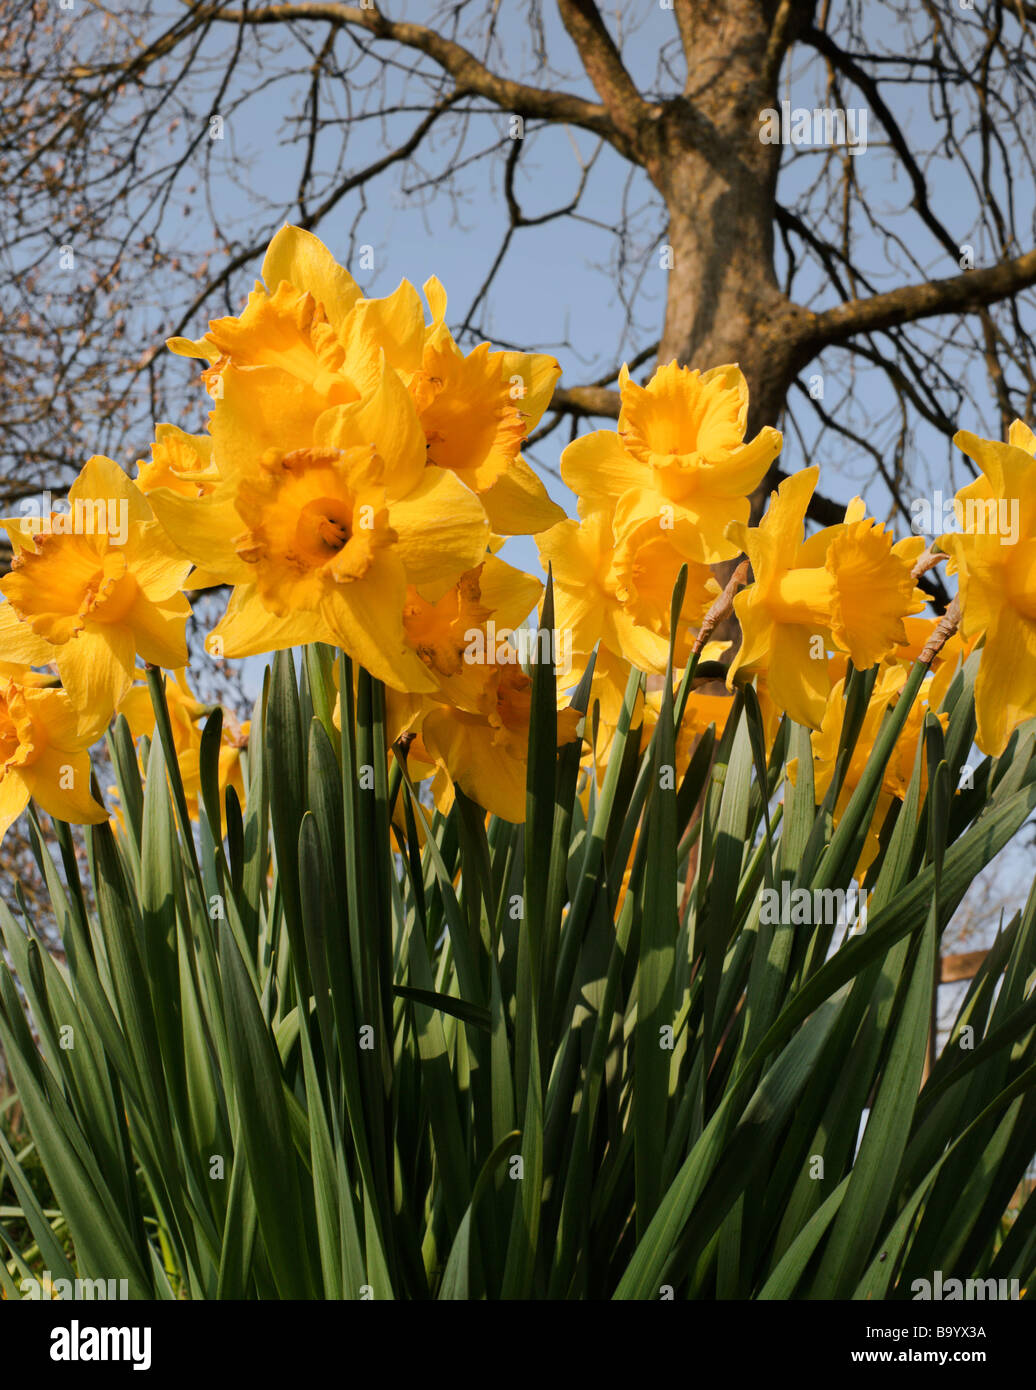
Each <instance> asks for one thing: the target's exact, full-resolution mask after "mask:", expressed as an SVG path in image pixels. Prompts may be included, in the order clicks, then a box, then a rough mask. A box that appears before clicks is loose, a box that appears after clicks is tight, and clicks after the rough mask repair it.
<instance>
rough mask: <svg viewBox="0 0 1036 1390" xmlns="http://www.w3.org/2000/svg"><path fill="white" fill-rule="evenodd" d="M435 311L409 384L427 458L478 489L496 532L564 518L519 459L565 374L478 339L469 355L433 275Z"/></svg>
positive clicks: (541, 359)
mask: <svg viewBox="0 0 1036 1390" xmlns="http://www.w3.org/2000/svg"><path fill="white" fill-rule="evenodd" d="M424 292H425V297H426V298H427V300H428V303H429V305H430V307H431V310H432V325H431V327H430V328H428V329H427V330H426V336H425V344H424V351H423V356H422V360H421V369H420V371H418V372H417V373H415V375H414V376H413V377H412V378H411V379H410V382H409V387H410V391H411V394H412V395H413V397H414V400H415V402H416V404H417V408H418V412H419V414H420V418H421V425H422V428H423V429H424V432H425V438H426V439H427V441H428V463H429V464H430V465H431V466H433V467H435V468H449V469H452V471H453V472H454V473H456V474H457V476H458V477H459V478H462V479H463V481H464V482H465V483H466V484H467V485H468V487H470V488H471V490H472V492H476V493H478V495H479V497H480V498H481V500H482V505H483V506H484V507H485V509H486V515H487V516H488V518H489V523H490V525H491V526H492V527H493V529H494V531H497V532H499V533H500V534H501V535H507V536H514V535H535V534H538V533H539V532H541V531H545V530H547V528H548V527H550V526H553V525H555V524H556V523H557V522H559V521H561V520H562V519H563V518H564V515H565V514H564V512H563V511H562V509H561V508H560V507H559V506H558V505H557V503H556V502H552V501H551V500H550V498H549V497H548V496H547V492H546V489H545V488H544V486H543V484H542V482H540V480H539V478H537V476H536V474H535V473H534V472H533V471H532V469H531V468H530V467H529V465H528V464H527V463H526V462H525V460H524V459H523V458H522V457H521V453H520V450H521V446H522V442H523V440H524V439H525V437H526V435H527V434H528V433H529V431H530V430H532V429H535V427H536V425H537V424H538V423H539V421H540V419H541V418H542V416H543V412H544V411H545V410H546V408H547V406H548V404H549V402H550V398H551V395H552V394H553V391H554V385H555V383H556V381H557V379H558V377H559V376H560V375H561V367H560V366H559V364H558V362H557V359H556V358H554V357H548V356H547V355H546V354H544V353H531V352H491V351H490V348H489V344H488V343H480V344H479V346H478V347H476V348H474V349H473V350H472V351H471V352H469V353H468V354H467V356H465V355H464V354H463V353H462V352H461V350H460V348H458V346H457V344H456V343H455V342H454V340H453V338H452V336H451V335H450V332H449V330H448V329H447V327H446V324H445V314H446V293H445V291H444V290H443V287H442V285H441V284H440V283H439V281H438V280H437V279H436V278H435V277H434V276H433V277H432V278H431V279H430V280H428V281H426V283H425V285H424Z"/></svg>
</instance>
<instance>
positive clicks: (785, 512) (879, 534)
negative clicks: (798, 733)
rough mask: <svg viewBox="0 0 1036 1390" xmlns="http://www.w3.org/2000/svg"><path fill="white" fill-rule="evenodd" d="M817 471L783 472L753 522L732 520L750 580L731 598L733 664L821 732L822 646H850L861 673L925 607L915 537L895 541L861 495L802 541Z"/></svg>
mask: <svg viewBox="0 0 1036 1390" xmlns="http://www.w3.org/2000/svg"><path fill="white" fill-rule="evenodd" d="M818 473H819V470H818V469H817V468H816V467H812V468H805V469H803V470H802V471H801V472H800V473H796V474H794V475H793V476H792V477H790V478H786V479H785V480H784V482H783V483H781V485H780V487H779V488H778V490H777V492H776V493H774V494H771V498H770V505H769V507H768V508H767V511H766V515H765V516H764V517H763V518H762V521H761V522H760V524H759V526H758V527H754V528H749V527H747V526H744V525H743V524H741V523H740V522H731V524H730V526H729V528H728V532H729V535H730V537H731V539H732V540H733V541H734V542H735V543H736V544H737V545H738V546H739V548H741V549H743V550H744V551H745V552H746V553H747V555H748V557H749V559H750V560H751V562H752V570H753V574H754V582H753V583H752V584H750V585H749V586H748V587H747V588H746V589H743V590H742V591H741V592H740V593H739V594H738V595H737V597H736V598H735V600H734V611H735V613H736V615H737V618H738V621H739V622H740V624H741V631H742V644H741V649H740V650H739V652H738V654H737V656H736V657H735V658H734V661H733V663H732V665H731V667H730V675H729V678H728V683H731V682H733V680H734V678H735V676H736V675H737V673H738V672H739V671H740V670H742V669H745V670H746V671H748V670H751V669H752V668H753V667H756V666H764V667H765V669H766V670H767V672H768V683H769V690H770V694H771V695H772V696H773V698H774V700H775V701H776V702H777V704H778V705H779V706H780V707H781V708H782V709H783V710H785V711H786V712H787V713H788V714H789V715H790V716H791V718H792V719H794V720H796V721H797V722H798V723H800V724H804V725H806V726H808V727H810V728H813V729H819V727H820V724H821V721H822V720H823V717H824V711H825V709H826V707H827V702H828V698H829V696H830V693H831V677H830V672H829V669H828V663H827V652H828V650H829V649H831V648H837V649H839V650H841V651H844V652H847V653H848V654H849V656H850V658H851V659H852V661H853V664H854V665H855V666H857V667H858V668H859V669H861V670H863V669H866V668H868V667H870V666H873V665H874V664H875V663H876V662H878V661H880V660H881V659H882V658H883V657H884V656H886V655H887V654H888V653H889V652H890V651H891V650H892V649H893V648H894V647H895V646H896V645H897V644H900V643H904V642H905V641H906V630H905V629H904V627H903V619H904V618H905V617H907V616H908V615H909V614H911V613H916V612H918V611H919V610H920V609H921V608H922V607H923V606H924V604H925V602H926V599H925V595H924V593H923V592H922V591H921V590H920V589H917V588H915V586H914V581H913V579H912V578H911V569H912V567H913V564H914V562H915V560H916V559H917V557H918V555H919V554H920V553H921V551H922V550H923V548H924V541H923V540H922V538H921V537H920V536H911V537H908V538H907V539H906V540H903V541H899V542H894V541H893V538H892V536H891V535H890V534H888V533H887V532H886V531H885V530H884V528H883V527H882V526H881V525H879V524H878V523H877V522H875V521H872V520H868V519H866V518H865V517H864V515H863V504H862V502H860V501H859V499H856V500H854V501H853V502H851V503H850V504H849V507H848V508H847V510H846V519H845V521H844V522H843V523H841V524H840V525H837V526H830V527H827V528H825V530H823V531H820V532H818V533H817V535H815V536H811V537H810V538H809V540H807V541H805V542H804V541H803V535H804V522H805V515H806V507H807V506H808V504H809V499H810V497H811V496H812V494H813V489H814V488H815V487H816V482H817V476H818Z"/></svg>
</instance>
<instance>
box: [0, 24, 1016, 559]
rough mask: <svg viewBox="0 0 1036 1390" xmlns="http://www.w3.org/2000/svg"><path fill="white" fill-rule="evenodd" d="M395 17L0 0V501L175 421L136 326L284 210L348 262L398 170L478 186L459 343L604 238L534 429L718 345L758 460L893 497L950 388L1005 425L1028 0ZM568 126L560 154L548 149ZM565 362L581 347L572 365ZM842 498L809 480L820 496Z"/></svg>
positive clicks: (198, 306) (436, 192) (163, 327)
mask: <svg viewBox="0 0 1036 1390" xmlns="http://www.w3.org/2000/svg"><path fill="white" fill-rule="evenodd" d="M407 10H408V7H407V6H406V4H405V3H404V0H384V3H383V5H381V6H380V7H379V6H376V5H375V4H374V3H373V0H363V2H362V3H360V4H343V3H337V0H313V2H312V3H309V2H306V0H301V2H300V3H291V4H289V3H284V4H256V3H252V0H237V2H236V3H222V2H221V0H183V3H176V0H143V2H142V3H140V2H138V0H134V3H132V4H127V3H125V2H124V0H123V3H119V0H115V3H111V0H31V2H30V3H23V4H18V5H15V4H13V3H12V0H4V4H3V11H4V24H3V33H4V37H3V40H2V50H0V92H2V109H0V188H2V195H3V196H2V201H0V208H2V213H0V265H2V267H3V270H4V273H5V285H4V289H3V301H2V312H3V333H4V361H3V371H2V374H0V426H2V437H3V443H2V449H3V464H2V465H0V473H2V483H0V497H2V499H3V501H4V503H5V504H6V505H8V506H10V505H11V504H12V503H13V502H15V501H17V499H18V498H20V497H24V496H25V495H26V494H27V493H31V492H35V491H36V490H37V489H39V488H40V487H41V486H45V485H50V486H60V485H61V483H62V481H67V479H68V477H69V476H70V473H71V471H72V470H74V469H76V468H77V467H78V466H79V464H80V462H81V460H82V457H83V456H84V455H85V454H86V453H90V452H95V451H98V450H105V451H107V452H109V453H112V454H113V455H114V456H116V457H118V458H120V459H122V460H123V461H124V462H126V463H129V462H131V461H132V459H133V457H135V456H136V453H139V452H141V451H142V450H143V449H144V448H145V446H146V443H147V440H148V438H149V437H150V433H149V422H150V420H151V419H153V418H155V417H157V418H167V417H168V418H175V419H181V418H183V416H182V411H183V408H184V406H183V402H184V399H185V394H184V393H185V387H186V385H187V380H188V379H187V377H186V375H185V367H184V364H183V363H182V362H178V361H176V360H175V359H170V358H169V355H168V354H166V353H164V352H156V343H158V342H159V341H160V340H161V339H162V338H164V337H165V336H167V335H169V334H173V333H179V332H183V331H190V332H191V333H195V332H197V331H199V329H200V327H201V326H202V324H203V322H204V320H206V319H207V318H209V317H211V316H214V315H216V314H218V313H221V312H227V311H235V310H236V308H237V306H238V304H239V302H240V298H241V295H242V292H243V290H244V289H245V288H247V286H248V283H249V281H250V279H251V277H252V276H253V275H254V273H255V269H256V265H257V257H258V255H259V252H260V251H261V249H262V248H263V246H264V245H265V243H266V241H267V240H268V238H269V236H270V234H271V233H272V232H273V231H274V230H275V229H276V227H277V226H278V225H280V224H281V223H282V222H284V221H294V222H296V223H298V224H300V225H302V226H304V227H308V228H312V229H315V230H317V231H318V232H322V233H323V234H324V235H325V236H328V235H329V232H332V231H333V236H332V237H329V239H331V240H332V242H333V244H334V248H335V250H336V251H338V252H339V253H340V254H344V255H345V257H346V258H348V257H349V255H351V254H355V251H356V248H357V246H358V245H359V244H360V241H361V240H362V237H360V236H359V233H360V230H361V228H362V227H363V226H364V225H366V224H365V218H369V216H370V213H371V208H372V204H373V203H375V202H377V201H378V200H380V201H381V202H382V203H383V202H384V200H385V199H386V198H387V197H388V196H389V195H390V191H391V189H392V188H393V186H394V187H395V189H396V190H397V192H396V196H397V197H402V198H403V199H404V201H405V202H406V203H407V204H408V205H410V206H422V207H431V206H432V205H433V203H434V202H435V200H442V199H446V200H451V202H452V206H453V209H454V212H455V215H456V217H457V218H458V219H459V221H460V222H463V220H464V218H465V216H466V215H467V209H468V207H469V199H470V197H471V194H472V191H473V190H478V191H479V196H480V197H481V199H482V200H483V204H485V190H486V188H487V187H490V188H492V190H493V200H492V203H491V205H489V206H490V207H491V210H492V212H493V215H494V216H495V217H496V218H497V219H498V221H499V222H500V225H501V226H502V234H501V238H500V243H499V245H498V247H497V250H496V251H495V253H494V254H492V255H491V256H489V257H488V263H487V268H486V276H485V282H484V283H483V284H482V286H481V287H480V289H479V291H478V293H477V295H476V296H475V298H474V301H473V302H472V303H471V304H470V305H469V306H467V307H466V311H465V312H464V313H463V314H462V315H461V316H460V317H459V318H458V319H456V323H457V326H458V328H459V330H460V333H461V337H462V339H464V340H475V339H478V338H480V337H483V336H493V337H494V338H495V339H496V340H497V341H498V342H503V343H508V337H507V327H506V324H501V323H500V322H499V318H498V317H497V316H496V315H495V312H494V305H495V304H496V303H497V301H498V299H499V293H498V291H499V282H500V280H501V277H506V273H507V264H508V254H509V252H510V250H511V248H512V247H513V245H514V243H515V240H516V239H517V238H519V237H520V236H521V235H522V234H523V233H525V232H526V231H527V229H529V228H530V227H542V226H543V225H544V223H546V222H549V221H556V222H558V223H560V222H562V221H564V220H567V219H576V220H577V221H578V220H580V219H582V220H583V221H584V222H585V223H586V224H587V226H588V227H590V226H592V227H594V228H595V230H596V232H597V233H599V232H600V230H601V228H602V226H607V228H608V229H609V230H610V231H611V232H612V233H613V243H612V244H613V252H612V255H611V257H610V259H609V260H608V261H607V263H606V264H604V265H601V266H598V267H597V271H598V272H603V273H604V274H605V275H606V276H607V277H608V280H609V284H610V287H611V292H612V293H613V294H614V295H615V296H616V299H617V304H618V307H619V310H620V315H619V318H618V319H617V323H616V340H615V343H614V345H613V346H605V347H603V348H602V345H600V344H594V345H590V344H586V343H582V344H581V343H580V341H579V337H578V334H576V335H574V340H573V341H572V342H571V343H570V344H569V346H570V348H571V353H570V354H569V361H568V365H569V368H570V370H569V372H568V373H567V375H566V379H565V380H566V385H565V388H564V389H562V390H559V391H558V393H557V397H556V402H555V405H556V409H555V410H554V411H553V413H552V414H551V415H550V416H549V417H548V419H547V421H546V422H545V423H544V425H543V427H542V428H541V431H540V437H541V438H544V437H549V436H550V435H551V433H552V432H553V431H554V430H556V429H557V428H558V426H559V425H564V424H565V422H566V421H576V420H579V419H580V417H585V416H603V417H608V416H611V417H614V416H615V415H616V414H617V410H618V396H617V392H616V391H615V390H614V381H615V377H616V373H617V370H618V366H619V364H620V362H621V361H622V360H623V359H626V360H628V361H629V362H630V363H631V365H633V366H634V367H637V366H640V365H642V364H645V363H649V362H650V359H652V358H654V357H656V356H658V357H659V358H661V359H662V360H665V361H668V360H669V359H671V358H673V357H675V358H677V359H679V360H680V361H681V362H683V363H687V364H691V365H702V366H706V365H711V364H714V363H719V362H723V361H731V360H736V361H739V362H740V363H741V365H742V367H743V369H744V371H745V373H746V376H747V378H748V380H749V384H750V387H751V390H752V415H751V420H750V427H751V428H752V429H755V428H757V427H758V426H759V425H761V424H763V423H765V422H774V421H779V422H781V423H783V425H784V427H785V429H786V432H787V434H788V439H789V445H788V448H786V453H785V461H784V463H783V466H784V467H785V468H786V467H787V466H788V463H787V461H786V460H787V458H788V457H789V455H790V454H792V451H793V450H794V449H801V450H803V451H813V450H816V449H817V448H819V447H821V446H822V447H823V448H825V449H826V450H827V451H828V452H829V453H831V454H832V455H833V456H834V458H835V460H836V461H840V463H841V465H842V466H843V467H845V468H847V469H849V468H855V469H857V470H859V469H860V468H861V467H864V468H865V469H866V470H868V471H869V472H870V473H871V474H873V475H875V476H876V477H877V478H879V479H880V480H881V481H883V483H884V484H885V486H886V487H887V490H888V497H889V510H890V512H891V513H896V512H898V513H899V515H900V518H908V517H909V506H908V504H909V498H910V496H911V492H912V491H916V490H917V489H919V488H921V487H922V486H925V485H927V484H928V483H930V479H931V477H932V476H936V473H935V472H933V470H935V469H936V466H937V465H936V462H935V461H933V460H932V458H931V457H930V453H931V451H930V449H928V448H926V449H921V450H919V449H918V448H917V447H916V442H917V439H918V438H919V437H920V436H919V434H918V431H921V434H922V435H923V437H924V438H926V439H929V438H935V439H938V438H939V437H948V436H949V435H950V434H951V433H952V431H953V429H954V428H955V427H956V425H957V422H958V420H959V419H960V417H961V416H962V414H964V413H965V412H966V411H968V410H971V411H972V412H974V413H975V414H976V415H977V416H978V417H979V418H981V419H984V420H986V421H987V422H988V424H989V426H990V428H993V429H998V428H999V427H1000V426H1001V425H1002V424H1003V423H1006V421H1008V420H1009V419H1010V418H1011V417H1012V416H1013V415H1015V414H1022V415H1026V414H1028V415H1030V416H1031V414H1032V404H1033V392H1034V382H1036V376H1034V369H1033V359H1032V349H1031V346H1030V334H1031V330H1032V327H1033V296H1032V286H1033V285H1034V283H1036V250H1034V249H1033V244H1034V235H1033V197H1032V187H1033V182H1034V180H1033V173H1034V165H1033V155H1032V151H1033V148H1034V142H1033V134H1034V131H1033V124H1034V122H1033V116H1034V113H1036V102H1034V95H1036V92H1034V89H1036V63H1034V62H1033V58H1034V43H1033V27H1032V26H1033V25H1034V24H1036V5H1033V4H1031V3H1027V0H1012V2H1011V3H995V2H993V0H991V2H990V3H987V4H983V5H981V6H979V7H972V6H971V3H970V0H927V3H924V4H922V5H916V4H908V3H905V0H902V2H901V0H867V3H866V4H864V3H863V2H862V0H850V3H848V4H846V5H841V6H832V5H829V4H828V3H827V0H819V2H818V0H639V2H638V3H626V4H618V3H617V4H613V5H610V6H607V7H606V6H605V5H604V4H596V3H594V0H483V3H478V0H451V3H431V0H429V3H426V4H421V5H411V6H409V10H417V11H419V12H420V18H419V19H418V20H414V19H411V18H406V17H403V16H404V14H405V13H406V11H407ZM782 102H783V103H785V105H783V106H782ZM257 103H258V104H259V106H260V107H261V108H262V110H263V112H264V113H266V115H267V116H268V115H269V113H270V112H271V111H276V112H277V113H279V117H280V119H281V129H280V138H281V140H282V141H283V150H282V152H281V154H280V155H279V156H278V157H279V158H281V159H290V160H291V161H292V173H291V178H290V179H285V178H278V179H276V180H272V179H270V178H269V176H268V175H267V174H266V173H265V172H264V167H263V164H264V161H263V158H262V156H261V153H260V156H259V157H258V158H257V160H255V161H253V162H252V163H249V161H248V158H247V155H246V152H245V146H246V145H247V133H248V130H249V128H250V126H254V124H255V121H256V119H257V118H256V115H255V113H256V110H257ZM800 110H801V111H802V112H803V113H804V115H805V116H807V117H809V118H810V120H811V121H812V123H813V129H812V132H811V133H809V132H807V137H803V138H799V137H800V136H802V130H801V129H800V130H798V133H796V127H795V124H794V121H795V119H796V117H797V112H798V111H800ZM767 113H769V114H767ZM854 113H855V114H858V115H859V116H860V118H861V122H862V120H864V119H865V120H866V122H867V125H866V130H867V140H866V142H864V141H862V140H861V139H860V138H859V136H860V134H861V129H862V125H861V129H858V130H857V132H856V134H857V139H856V145H855V147H854V146H853V145H852V143H851V142H850V141H849V139H848V137H846V138H841V135H842V132H843V131H844V130H846V129H850V128H851V117H852V115H853V114H854ZM775 116H776V117H777V118H778V124H777V126H776V127H775V126H774V124H773V120H774V117H775ZM789 121H790V122H791V129H790V130H789ZM847 121H849V122H850V124H849V126H848V127H847V126H846V122H847ZM818 122H819V123H822V124H823V125H824V129H823V130H822V131H821V132H820V135H821V138H820V139H819V140H818V139H817V138H816V136H817V129H816V126H817V124H818ZM839 122H841V125H839ZM807 124H808V123H807ZM562 128H564V131H565V132H567V134H568V135H569V136H570V137H571V140H572V144H573V146H574V148H575V150H576V153H577V160H576V162H575V164H574V165H569V164H566V167H565V169H564V170H562V168H561V166H560V164H559V163H558V155H557V152H558V149H559V146H558V144H557V140H558V138H559V131H560V130H561V129H562ZM775 130H776V135H775V133H774V132H775ZM219 137H222V138H219ZM570 168H572V169H574V177H570V176H569V170H570ZM544 169H546V171H547V174H546V177H544V172H543V171H544ZM552 169H554V170H555V174H554V176H552V175H551V170H552ZM545 187H546V188H547V189H549V193H550V196H549V198H546V199H545V196H544V188H545ZM602 188H604V189H606V190H608V191H609V192H608V197H609V198H610V207H611V212H610V215H609V216H608V217H607V218H602V217H601V216H600V215H599V213H598V212H597V211H595V209H596V208H599V206H600V196H601V189H602ZM555 194H556V196H555ZM533 207H535V208H536V209H538V210H535V211H530V210H529V209H530V208H533ZM480 215H481V214H480V213H476V216H480ZM659 266H663V267H664V268H665V272H666V273H665V292H664V305H663V302H662V301H663V296H655V297H652V294H651V285H652V284H657V283H659V281H658V280H657V278H656V279H654V280H652V279H651V275H650V272H655V271H657V269H658V268H659ZM63 271H64V272H65V273H62V272H63ZM593 273H594V270H593V268H592V267H588V266H586V265H584V264H582V263H577V264H574V265H573V266H572V274H573V287H574V288H573V296H574V297H578V294H579V293H590V292H599V290H596V289H595V287H594V286H592V285H591V284H590V282H589V281H588V280H587V281H585V282H584V283H583V284H580V282H579V279H578V277H580V276H590V275H591V274H593ZM451 317H453V315H452V314H451ZM491 330H496V331H491ZM520 346H532V347H537V348H540V347H544V346H549V344H544V343H535V344H520ZM572 357H574V358H575V359H576V360H577V361H578V360H579V359H580V358H581V359H582V360H583V361H590V362H594V363H596V365H595V366H594V367H593V368H592V369H591V370H589V371H588V377H589V379H588V380H586V381H585V382H584V383H583V384H575V383H573V382H572V381H571V358H572ZM817 381H820V382H821V387H822V386H823V384H824V383H827V389H826V390H822V389H818V388H817V385H816V382H817ZM875 402H877V404H875ZM991 406H992V409H990V407H991ZM573 427H574V426H573ZM932 431H935V432H936V433H935V434H934V435H933V434H932ZM941 447H942V446H940V448H941ZM555 453H556V451H555ZM949 456H950V455H949V451H948V450H946V449H943V457H944V458H947V457H949ZM954 466H955V467H957V468H960V467H962V466H963V461H958V462H957V463H956V464H955V465H954ZM941 467H942V473H944V472H945V465H942V466H941ZM926 470H927V476H926ZM780 476H781V473H780V469H779V468H776V467H775V469H774V470H773V471H772V472H771V475H770V477H769V478H768V479H767V480H766V485H765V488H764V489H761V490H760V494H759V497H758V498H757V499H756V500H757V503H758V502H759V501H760V499H761V498H762V496H763V495H764V493H765V491H766V490H768V488H769V487H770V486H772V485H773V484H774V483H775V482H776V481H778V480H779V477H780ZM939 476H940V477H941V474H939ZM839 514H840V509H839V508H838V507H836V506H835V505H834V504H833V503H832V502H830V501H829V500H827V499H825V498H823V497H818V498H816V499H815V501H814V505H813V513H812V515H813V517H814V519H815V520H817V521H822V522H827V521H830V520H832V519H834V517H835V516H837V515H839ZM929 582H931V583H933V584H934V585H936V586H938V584H939V582H940V581H938V579H936V578H932V577H930V579H929Z"/></svg>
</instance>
